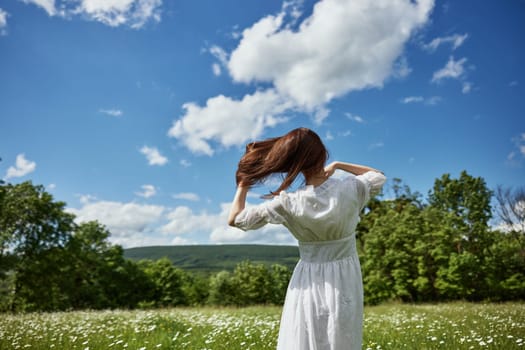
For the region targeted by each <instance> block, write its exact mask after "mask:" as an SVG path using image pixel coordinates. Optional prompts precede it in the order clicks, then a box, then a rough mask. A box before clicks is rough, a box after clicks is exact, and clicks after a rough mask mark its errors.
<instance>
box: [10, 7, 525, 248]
mask: <svg viewBox="0 0 525 350" xmlns="http://www.w3.org/2000/svg"><path fill="white" fill-rule="evenodd" d="M524 20H525V2H523V1H519V0H509V1H481V2H480V1H474V0H467V1H436V2H433V1H431V0H421V1H409V0H396V1H392V0H388V1H364V0H348V1H336V0H325V1H322V2H319V3H316V2H313V1H306V0H305V1H295V0H292V1H284V2H282V1H273V0H272V1H270V0H267V1H245V0H235V1H234V0H222V1H220V2H219V1H211V0H208V1H195V0H173V1H166V0H164V1H162V0H105V1H101V0H74V1H65V0H24V1H15V0H8V1H3V2H1V3H0V157H1V158H2V162H0V177H2V178H3V179H5V180H7V181H8V182H11V183H19V182H22V181H26V180H31V181H33V183H35V184H42V185H44V186H45V187H46V189H47V190H48V191H49V192H51V193H52V194H53V195H54V197H55V199H57V200H61V201H65V202H66V203H67V208H68V210H69V211H71V212H73V213H75V214H76V215H77V218H78V220H79V221H82V220H95V219H96V220H99V221H100V222H102V223H103V224H105V225H106V226H107V227H108V228H109V229H110V231H111V232H112V237H111V240H112V241H113V242H115V243H118V244H122V245H123V246H124V247H131V246H141V245H158V244H219V243H275V244H294V240H293V238H292V237H291V236H290V235H289V234H287V232H286V231H285V230H284V229H283V228H280V227H277V226H268V227H266V228H264V229H262V230H259V231H254V232H248V233H245V232H242V231H239V230H236V229H233V228H228V227H227V225H226V215H227V212H228V205H229V202H230V201H231V199H232V197H233V193H234V190H235V184H234V173H235V170H236V165H237V162H238V160H239V158H240V156H241V155H242V153H243V149H244V145H245V144H246V143H247V142H250V141H252V140H255V139H260V138H266V137H273V136H277V135H281V134H283V133H285V132H287V131H288V130H290V129H293V128H296V127H299V126H305V127H309V128H312V129H314V130H315V131H316V132H318V133H319V135H320V136H321V137H322V138H323V140H324V141H325V143H326V145H327V147H328V148H329V150H330V154H331V160H336V159H337V160H344V161H349V162H355V163H364V164H368V165H371V166H374V167H377V168H380V169H382V170H383V171H384V172H385V173H386V175H387V176H388V177H389V178H394V177H397V178H401V179H402V180H403V181H404V182H405V183H406V184H408V185H409V186H410V187H411V189H412V190H414V191H419V192H421V193H422V194H423V195H425V196H426V194H427V192H428V191H429V190H430V189H431V187H432V185H433V182H434V180H435V179H436V178H438V177H440V176H441V175H442V174H444V173H450V174H451V175H452V176H454V177H456V176H458V175H459V173H460V172H461V171H462V170H467V171H468V172H469V173H470V174H471V175H474V176H481V177H483V178H484V179H485V180H486V182H487V184H488V186H489V187H490V188H495V187H496V186H497V185H500V184H501V185H504V186H523V185H524V181H523V179H524V178H525V177H524V175H525V171H524V166H525V119H524V115H523V114H524V111H525V108H524V107H525V101H524V98H523V97H524V96H525V93H524V86H525V68H524V65H523V62H525V45H524V44H523V36H524V34H525V27H524V26H523V21H524ZM271 185H272V183H269V184H268V186H270V187H267V186H266V187H264V186H263V187H258V188H255V189H253V191H252V192H251V194H250V198H249V201H250V203H257V202H259V199H258V196H259V195H260V194H263V193H265V192H266V191H267V188H272V187H271ZM385 196H386V197H388V196H389V190H388V186H387V188H386V190H385Z"/></svg>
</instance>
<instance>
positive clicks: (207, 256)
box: [124, 244, 299, 272]
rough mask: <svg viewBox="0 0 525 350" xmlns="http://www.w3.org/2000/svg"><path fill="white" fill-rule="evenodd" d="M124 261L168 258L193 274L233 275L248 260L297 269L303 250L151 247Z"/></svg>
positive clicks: (139, 249) (130, 250)
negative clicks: (296, 265) (226, 273)
mask: <svg viewBox="0 0 525 350" xmlns="http://www.w3.org/2000/svg"><path fill="white" fill-rule="evenodd" d="M124 257H126V258H129V259H132V260H140V259H150V260H158V259H161V258H164V257H167V258H168V259H170V261H171V262H172V263H173V264H174V265H175V266H176V267H178V268H181V269H184V270H186V271H192V272H219V271H222V270H227V271H233V269H235V267H236V266H237V264H239V263H240V262H242V261H245V260H250V261H251V262H252V263H254V264H264V265H272V264H281V265H284V266H288V268H290V269H293V268H294V266H295V264H297V261H298V260H299V249H298V248H297V246H281V245H262V244H261V245H258V244H238V245H235V244H224V245H188V246H151V247H137V248H128V249H125V250H124Z"/></svg>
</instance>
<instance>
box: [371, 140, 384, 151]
mask: <svg viewBox="0 0 525 350" xmlns="http://www.w3.org/2000/svg"><path fill="white" fill-rule="evenodd" d="M384 146H385V144H384V143H383V142H376V143H372V144H370V145H369V146H368V149H369V150H374V149H378V148H382V147H384Z"/></svg>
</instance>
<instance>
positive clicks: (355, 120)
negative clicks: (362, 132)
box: [345, 113, 365, 123]
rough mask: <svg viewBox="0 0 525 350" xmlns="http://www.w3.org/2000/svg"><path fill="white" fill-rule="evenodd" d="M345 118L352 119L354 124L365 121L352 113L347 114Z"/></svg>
mask: <svg viewBox="0 0 525 350" xmlns="http://www.w3.org/2000/svg"><path fill="white" fill-rule="evenodd" d="M345 116H346V117H347V118H348V119H350V120H351V121H354V122H357V123H364V122H365V120H364V119H363V118H362V117H361V116H359V115H357V114H352V113H345Z"/></svg>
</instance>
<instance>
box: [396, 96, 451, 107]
mask: <svg viewBox="0 0 525 350" xmlns="http://www.w3.org/2000/svg"><path fill="white" fill-rule="evenodd" d="M439 102H441V97H440V96H431V97H423V96H408V97H405V98H403V99H401V103H403V104H409V103H424V104H426V105H430V106H433V105H436V104H438V103H439Z"/></svg>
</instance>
